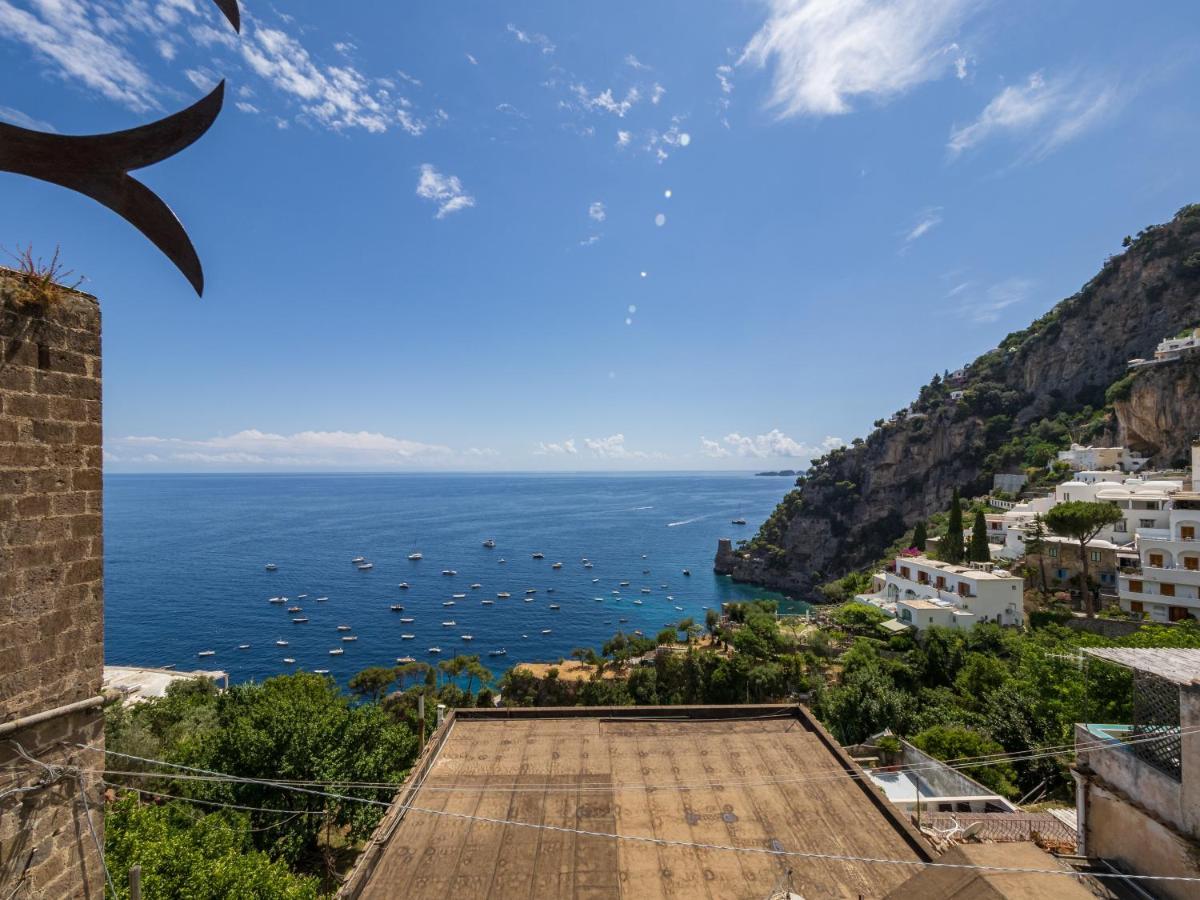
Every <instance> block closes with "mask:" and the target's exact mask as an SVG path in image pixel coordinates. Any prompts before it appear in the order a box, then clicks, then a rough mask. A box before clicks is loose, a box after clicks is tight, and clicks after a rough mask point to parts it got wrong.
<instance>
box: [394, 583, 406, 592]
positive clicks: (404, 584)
mask: <svg viewBox="0 0 1200 900" xmlns="http://www.w3.org/2000/svg"><path fill="white" fill-rule="evenodd" d="M396 587H398V588H400V590H402V591H407V590H408V582H407V581H402V582H400V583H399V584H398V585H396Z"/></svg>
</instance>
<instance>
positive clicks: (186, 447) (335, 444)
mask: <svg viewBox="0 0 1200 900" xmlns="http://www.w3.org/2000/svg"><path fill="white" fill-rule="evenodd" d="M146 451H150V452H146ZM106 453H107V455H106V459H110V460H111V461H113V462H117V461H120V462H127V463H151V464H162V465H171V464H176V463H186V464H194V465H202V466H250V467H286V468H414V467H421V466H430V465H437V466H450V465H454V464H456V463H462V462H465V461H469V460H480V459H484V458H490V457H492V456H495V455H496V451H494V450H490V449H487V448H477V447H473V448H470V449H468V450H465V451H463V452H461V453H458V452H455V451H454V450H452V449H451V448H449V447H446V446H443V445H440V444H427V443H423V442H420V441H412V440H406V439H403V438H396V437H390V436H388V435H385V434H380V433H378V432H370V431H301V432H297V433H295V434H275V433H272V432H265V431H260V430H258V429H247V430H245V431H239V432H237V433H236V434H232V435H228V436H218V437H212V438H203V439H194V440H193V439H187V438H165V437H158V436H154V435H132V436H129V437H125V438H117V439H116V440H115V441H113V442H111V446H110V448H108V449H107V451H106Z"/></svg>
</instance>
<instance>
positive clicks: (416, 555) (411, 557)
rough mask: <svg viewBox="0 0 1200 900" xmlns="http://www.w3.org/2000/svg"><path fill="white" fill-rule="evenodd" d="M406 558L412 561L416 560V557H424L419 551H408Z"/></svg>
mask: <svg viewBox="0 0 1200 900" xmlns="http://www.w3.org/2000/svg"><path fill="white" fill-rule="evenodd" d="M408 558H409V559H411V560H412V561H413V562H416V561H417V560H418V559H424V558H425V557H423V556H422V555H421V554H420V553H410V554H408Z"/></svg>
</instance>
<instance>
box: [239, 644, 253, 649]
mask: <svg viewBox="0 0 1200 900" xmlns="http://www.w3.org/2000/svg"><path fill="white" fill-rule="evenodd" d="M238 649H239V650H249V649H250V645H249V644H238Z"/></svg>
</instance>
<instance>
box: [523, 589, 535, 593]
mask: <svg viewBox="0 0 1200 900" xmlns="http://www.w3.org/2000/svg"><path fill="white" fill-rule="evenodd" d="M525 593H527V594H536V593H537V588H525Z"/></svg>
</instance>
